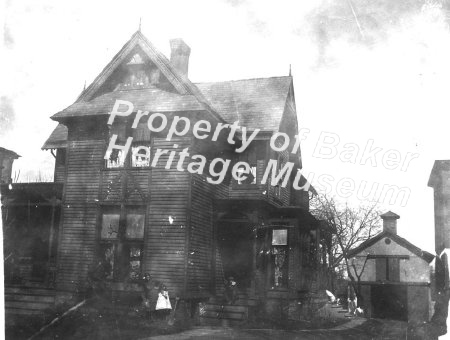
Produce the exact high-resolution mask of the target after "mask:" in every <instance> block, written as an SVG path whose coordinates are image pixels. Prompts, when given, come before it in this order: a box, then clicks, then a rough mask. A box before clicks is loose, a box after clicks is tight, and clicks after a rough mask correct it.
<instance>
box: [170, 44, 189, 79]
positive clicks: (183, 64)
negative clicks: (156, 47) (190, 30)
mask: <svg viewBox="0 0 450 340" xmlns="http://www.w3.org/2000/svg"><path fill="white" fill-rule="evenodd" d="M170 49H171V52H170V63H171V64H172V66H173V67H175V68H176V69H177V71H178V72H180V73H181V74H183V75H185V76H186V77H187V75H188V68H189V55H190V54H191V48H190V47H189V46H188V45H187V44H186V43H185V42H184V41H183V39H180V38H178V39H172V40H170Z"/></svg>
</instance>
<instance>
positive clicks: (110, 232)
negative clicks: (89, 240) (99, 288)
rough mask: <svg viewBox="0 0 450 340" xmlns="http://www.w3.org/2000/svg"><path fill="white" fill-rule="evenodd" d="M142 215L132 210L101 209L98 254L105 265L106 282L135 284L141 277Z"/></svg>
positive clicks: (140, 212)
mask: <svg viewBox="0 0 450 340" xmlns="http://www.w3.org/2000/svg"><path fill="white" fill-rule="evenodd" d="M144 227H145V212H144V210H143V209H141V208H135V207H123V206H122V207H104V208H103V212H102V220H101V230H100V251H101V256H102V258H103V260H104V261H105V262H106V264H107V268H108V274H107V278H108V279H110V280H116V281H129V280H131V281H134V280H137V279H138V278H139V276H140V274H141V264H142V253H143V243H144Z"/></svg>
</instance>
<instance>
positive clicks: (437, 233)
mask: <svg viewBox="0 0 450 340" xmlns="http://www.w3.org/2000/svg"><path fill="white" fill-rule="evenodd" d="M428 186H429V187H432V188H433V190H434V237H435V249H436V261H435V277H434V278H435V280H434V283H435V284H434V294H433V295H434V299H435V301H436V304H435V308H434V309H435V313H434V315H433V319H432V324H433V327H434V328H435V329H439V330H440V334H441V335H443V334H445V333H447V329H448V328H447V326H448V325H447V324H446V321H447V319H448V306H449V297H450V270H449V258H448V257H449V254H450V160H436V161H435V162H434V166H433V169H432V171H431V174H430V179H429V180H428Z"/></svg>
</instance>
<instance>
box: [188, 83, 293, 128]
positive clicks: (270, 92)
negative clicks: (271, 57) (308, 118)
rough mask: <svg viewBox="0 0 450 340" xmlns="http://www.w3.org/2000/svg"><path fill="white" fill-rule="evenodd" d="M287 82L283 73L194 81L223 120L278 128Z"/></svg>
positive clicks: (249, 125) (288, 84)
mask: <svg viewBox="0 0 450 340" xmlns="http://www.w3.org/2000/svg"><path fill="white" fill-rule="evenodd" d="M291 84H292V77H290V76H286V77H272V78H257V79H243V80H234V81H224V82H218V83H198V84H196V85H197V87H198V88H199V89H200V91H202V93H203V94H204V95H205V97H206V98H207V99H208V100H209V101H210V102H211V104H212V105H213V106H214V108H215V109H216V110H217V112H218V113H219V114H220V115H221V116H222V118H223V119H224V120H225V121H227V122H230V123H231V122H234V121H236V120H238V121H239V123H240V125H241V126H245V127H246V128H247V129H256V128H258V129H261V130H263V131H278V129H279V127H280V122H281V118H282V116H283V112H284V108H285V105H286V100H287V97H288V94H289V88H290V86H291Z"/></svg>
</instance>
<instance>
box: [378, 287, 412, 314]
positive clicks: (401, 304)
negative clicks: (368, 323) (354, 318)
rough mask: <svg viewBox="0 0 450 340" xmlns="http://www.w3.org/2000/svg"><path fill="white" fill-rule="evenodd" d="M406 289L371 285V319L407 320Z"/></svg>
mask: <svg viewBox="0 0 450 340" xmlns="http://www.w3.org/2000/svg"><path fill="white" fill-rule="evenodd" d="M406 288H407V287H406V286H400V285H373V286H372V288H371V300H372V301H371V302H372V307H373V310H372V311H373V313H372V314H373V317H374V318H381V319H393V320H401V321H407V320H408V302H407V301H408V300H407V289H406Z"/></svg>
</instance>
